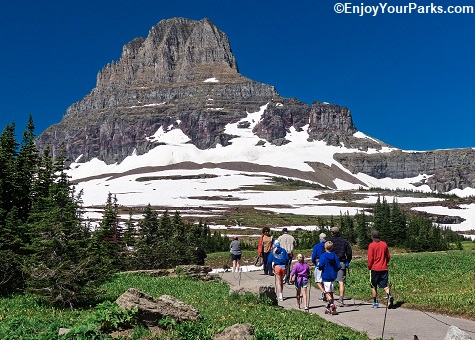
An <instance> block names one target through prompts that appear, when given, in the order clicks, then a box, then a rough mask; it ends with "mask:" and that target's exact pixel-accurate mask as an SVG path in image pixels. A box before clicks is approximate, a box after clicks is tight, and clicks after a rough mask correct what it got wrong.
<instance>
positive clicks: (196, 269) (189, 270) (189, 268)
mask: <svg viewBox="0 0 475 340" xmlns="http://www.w3.org/2000/svg"><path fill="white" fill-rule="evenodd" d="M212 270H213V268H211V267H210V266H200V265H197V264H188V265H181V266H177V267H176V268H175V272H176V273H177V274H184V275H188V276H192V277H197V276H206V275H208V273H209V272H211V271H212Z"/></svg>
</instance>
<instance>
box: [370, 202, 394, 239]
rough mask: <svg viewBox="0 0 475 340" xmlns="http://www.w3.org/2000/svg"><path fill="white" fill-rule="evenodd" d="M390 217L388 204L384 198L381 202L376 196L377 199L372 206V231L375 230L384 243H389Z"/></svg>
mask: <svg viewBox="0 0 475 340" xmlns="http://www.w3.org/2000/svg"><path fill="white" fill-rule="evenodd" d="M390 215H391V210H390V208H389V205H388V202H387V201H386V199H385V198H384V197H383V201H382V202H381V200H380V197H379V196H378V199H377V201H376V204H375V206H374V223H373V229H376V230H378V231H379V234H380V235H381V238H382V239H384V240H385V241H386V242H390V243H391V240H390V238H391V224H390ZM388 238H389V240H388Z"/></svg>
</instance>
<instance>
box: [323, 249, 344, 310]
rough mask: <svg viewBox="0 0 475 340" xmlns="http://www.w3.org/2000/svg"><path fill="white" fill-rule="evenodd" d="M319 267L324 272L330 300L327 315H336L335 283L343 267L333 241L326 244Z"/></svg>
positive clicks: (325, 286) (326, 290) (324, 280)
mask: <svg viewBox="0 0 475 340" xmlns="http://www.w3.org/2000/svg"><path fill="white" fill-rule="evenodd" d="M317 266H318V269H320V270H321V271H322V281H323V287H324V288H325V295H326V296H327V300H328V304H327V309H326V310H325V314H332V315H335V314H337V311H336V306H335V303H334V300H333V292H334V290H335V289H334V282H335V280H336V278H337V276H338V271H339V270H340V269H341V265H340V261H339V259H338V256H336V255H335V253H334V252H333V242H332V241H327V242H325V252H324V253H323V254H322V255H321V256H320V259H319V260H318V263H317Z"/></svg>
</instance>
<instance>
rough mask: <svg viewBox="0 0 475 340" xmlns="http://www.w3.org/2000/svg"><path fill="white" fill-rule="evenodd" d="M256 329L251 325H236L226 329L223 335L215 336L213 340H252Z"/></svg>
mask: <svg viewBox="0 0 475 340" xmlns="http://www.w3.org/2000/svg"><path fill="white" fill-rule="evenodd" d="M252 339H255V337H254V327H252V325H251V324H248V323H244V324H235V325H232V326H229V327H227V328H225V329H224V330H223V331H222V332H221V333H218V334H215V335H214V337H213V340H252Z"/></svg>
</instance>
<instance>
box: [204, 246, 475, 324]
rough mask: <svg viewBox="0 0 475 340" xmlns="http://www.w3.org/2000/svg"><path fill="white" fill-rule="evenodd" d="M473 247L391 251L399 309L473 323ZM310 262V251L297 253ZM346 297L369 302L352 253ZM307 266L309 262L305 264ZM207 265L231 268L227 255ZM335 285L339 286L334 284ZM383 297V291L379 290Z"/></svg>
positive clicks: (246, 259)
mask: <svg viewBox="0 0 475 340" xmlns="http://www.w3.org/2000/svg"><path fill="white" fill-rule="evenodd" d="M474 245H475V243H473V242H464V244H463V246H464V250H463V251H457V250H452V251H447V252H438V253H405V252H404V251H403V250H402V249H392V250H391V254H392V259H391V263H390V268H389V276H390V277H389V281H390V286H391V289H392V293H393V295H394V296H395V301H396V303H397V304H398V305H399V306H403V307H406V308H417V309H422V310H425V311H435V312H440V313H444V314H449V315H454V316H462V317H465V318H470V319H474V320H475V309H474V308H473V306H474V304H475V250H473V248H474ZM298 252H301V253H303V254H304V255H305V257H306V258H307V259H309V258H310V255H311V250H310V249H302V250H298ZM255 255H256V253H255V251H244V252H243V256H242V258H243V263H244V264H251V263H252V262H253V260H254V256H255ZM354 255H355V260H354V261H353V262H352V263H351V265H350V271H349V277H348V282H347V287H346V288H347V289H346V295H347V296H351V297H354V298H356V299H360V300H364V301H366V300H367V301H371V289H370V283H369V272H368V269H367V267H366V253H365V252H362V251H358V250H357V249H355V251H354ZM307 262H308V263H309V264H310V260H308V261H307ZM207 264H208V265H211V266H212V267H213V268H223V266H230V265H232V264H231V261H230V259H229V254H228V253H215V254H210V256H209V257H208V259H207ZM337 285H338V284H337ZM379 292H380V294H381V297H383V293H382V290H379Z"/></svg>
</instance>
